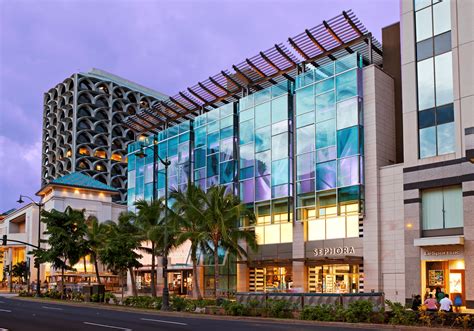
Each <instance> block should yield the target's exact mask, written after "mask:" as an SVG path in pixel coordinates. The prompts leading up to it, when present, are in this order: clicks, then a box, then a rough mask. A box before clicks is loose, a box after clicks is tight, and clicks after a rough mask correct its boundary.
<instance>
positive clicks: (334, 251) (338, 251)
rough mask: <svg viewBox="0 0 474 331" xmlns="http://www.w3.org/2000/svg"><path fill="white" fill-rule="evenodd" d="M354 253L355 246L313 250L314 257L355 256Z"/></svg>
mask: <svg viewBox="0 0 474 331" xmlns="http://www.w3.org/2000/svg"><path fill="white" fill-rule="evenodd" d="M354 252H355V250H354V246H338V247H325V248H315V249H314V250H313V253H314V256H327V255H344V254H354Z"/></svg>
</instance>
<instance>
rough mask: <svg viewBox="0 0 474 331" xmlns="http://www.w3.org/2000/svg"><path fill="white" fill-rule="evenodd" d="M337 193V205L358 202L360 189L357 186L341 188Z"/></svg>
mask: <svg viewBox="0 0 474 331" xmlns="http://www.w3.org/2000/svg"><path fill="white" fill-rule="evenodd" d="M337 191H338V192H337V193H338V200H339V203H341V202H349V201H358V200H359V199H360V198H361V188H360V186H359V185H355V186H349V187H343V188H340V189H338V190H337Z"/></svg>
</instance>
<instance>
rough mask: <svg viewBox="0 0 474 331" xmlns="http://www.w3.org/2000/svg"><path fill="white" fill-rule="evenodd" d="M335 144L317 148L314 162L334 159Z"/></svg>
mask: <svg viewBox="0 0 474 331" xmlns="http://www.w3.org/2000/svg"><path fill="white" fill-rule="evenodd" d="M336 154H337V153H336V146H330V147H327V148H322V149H318V150H317V151H316V162H318V163H320V162H324V161H329V160H334V159H335V158H336Z"/></svg>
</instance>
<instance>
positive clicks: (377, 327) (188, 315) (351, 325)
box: [0, 297, 454, 331]
mask: <svg viewBox="0 0 474 331" xmlns="http://www.w3.org/2000/svg"><path fill="white" fill-rule="evenodd" d="M11 299H15V300H20V301H29V302H43V303H45V302H48V303H53V304H58V305H63V306H70V307H83V308H96V309H103V310H110V311H122V312H129V313H141V314H147V315H155V316H168V317H184V318H201V319H212V320H235V321H247V322H259V323H262V322H264V323H265V322H266V323H272V324H287V325H314V326H322V327H344V328H352V329H371V330H418V331H433V329H435V330H440V331H441V330H454V329H452V328H440V327H436V328H433V327H424V326H406V325H390V324H371V323H344V322H320V321H306V320H298V319H283V318H271V317H249V316H227V315H209V314H198V313H191V312H175V311H159V310H151V309H144V308H131V307H123V306H116V305H105V304H97V303H84V302H64V301H60V300H45V299H37V298H30V297H12V298H11ZM0 330H1V329H0Z"/></svg>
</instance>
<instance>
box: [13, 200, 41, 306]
mask: <svg viewBox="0 0 474 331" xmlns="http://www.w3.org/2000/svg"><path fill="white" fill-rule="evenodd" d="M23 198H27V199H29V200H31V202H33V203H34V204H35V205H36V206H38V250H40V249H41V208H42V207H43V206H44V204H43V203H41V202H36V201H35V200H33V199H32V198H30V197H29V196H27V195H21V194H20V198H19V199H18V200H17V202H18V203H23V202H24V200H23ZM35 266H36V296H37V297H39V296H40V294H41V279H40V278H41V264H40V263H39V262H38V263H37V264H36V263H35Z"/></svg>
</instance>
